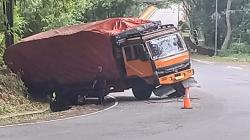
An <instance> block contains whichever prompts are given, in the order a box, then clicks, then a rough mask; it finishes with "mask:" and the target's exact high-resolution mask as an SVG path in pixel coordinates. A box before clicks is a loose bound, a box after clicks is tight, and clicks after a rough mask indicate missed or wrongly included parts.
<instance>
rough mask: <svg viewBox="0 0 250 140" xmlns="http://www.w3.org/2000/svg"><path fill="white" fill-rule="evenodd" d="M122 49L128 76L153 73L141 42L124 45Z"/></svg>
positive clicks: (143, 75)
mask: <svg viewBox="0 0 250 140" xmlns="http://www.w3.org/2000/svg"><path fill="white" fill-rule="evenodd" d="M122 50H123V51H122V52H123V57H124V63H125V68H126V72H127V76H128V77H134V76H137V77H149V76H152V75H153V68H152V64H151V62H150V59H149V55H147V54H148V52H147V51H146V48H145V46H144V45H143V44H137V45H129V46H125V47H123V49H122Z"/></svg>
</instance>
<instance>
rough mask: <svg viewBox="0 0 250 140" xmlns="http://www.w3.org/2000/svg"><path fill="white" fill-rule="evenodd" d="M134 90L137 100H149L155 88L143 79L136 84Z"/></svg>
mask: <svg viewBox="0 0 250 140" xmlns="http://www.w3.org/2000/svg"><path fill="white" fill-rule="evenodd" d="M132 91H133V94H134V96H135V98H136V99H137V100H147V99H149V98H150V96H151V94H152V91H153V88H152V86H150V85H148V84H147V83H145V82H144V81H143V82H140V83H137V84H135V85H134V86H133V88H132Z"/></svg>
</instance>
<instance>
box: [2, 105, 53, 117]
mask: <svg viewBox="0 0 250 140" xmlns="http://www.w3.org/2000/svg"><path fill="white" fill-rule="evenodd" d="M49 109H50V108H49V107H47V108H46V109H44V110H39V111H32V112H24V113H17V114H13V115H7V116H3V117H0V119H8V118H14V117H20V116H27V115H35V114H42V113H44V112H46V111H49Z"/></svg>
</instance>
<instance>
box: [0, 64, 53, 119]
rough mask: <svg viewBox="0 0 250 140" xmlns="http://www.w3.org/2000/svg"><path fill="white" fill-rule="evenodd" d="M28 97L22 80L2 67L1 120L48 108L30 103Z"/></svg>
mask: <svg viewBox="0 0 250 140" xmlns="http://www.w3.org/2000/svg"><path fill="white" fill-rule="evenodd" d="M26 95H27V90H26V87H25V86H24V84H23V82H22V80H21V79H20V78H19V77H18V76H17V75H16V74H14V73H12V72H10V71H9V70H8V69H7V68H6V67H5V66H2V67H0V119H1V118H3V117H5V116H15V115H16V114H22V113H27V112H33V111H38V110H43V109H44V108H47V106H48V105H47V104H46V103H40V102H33V101H30V100H28V99H27V98H26V97H25V96H26Z"/></svg>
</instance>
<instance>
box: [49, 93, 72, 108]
mask: <svg viewBox="0 0 250 140" xmlns="http://www.w3.org/2000/svg"><path fill="white" fill-rule="evenodd" d="M68 109H70V102H69V100H68V98H67V96H66V95H64V94H62V93H61V94H60V93H56V92H53V93H52V95H51V101H50V110H51V111H52V112H58V111H65V110H68Z"/></svg>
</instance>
